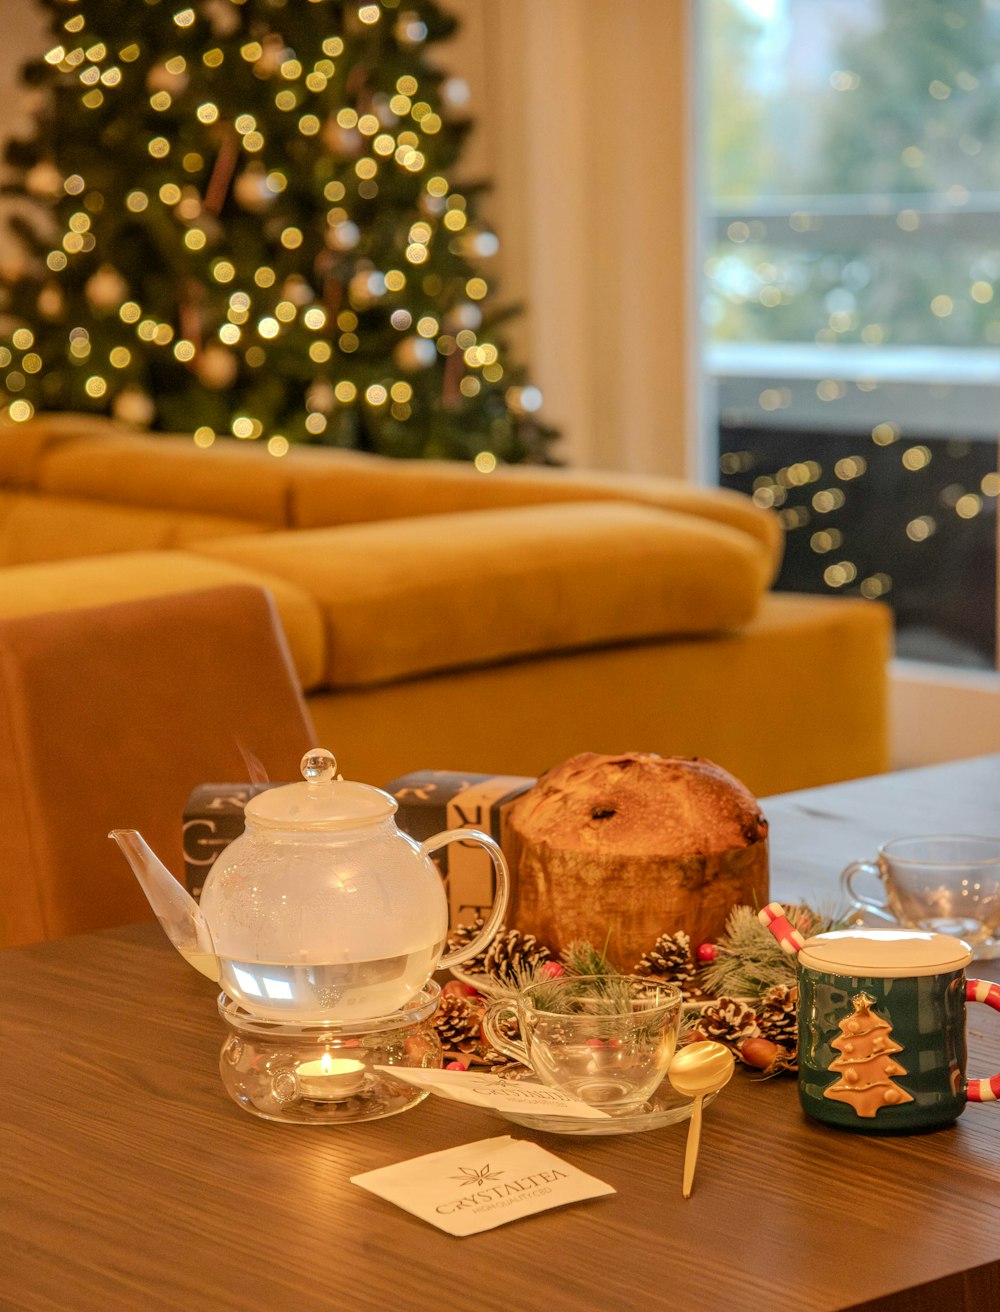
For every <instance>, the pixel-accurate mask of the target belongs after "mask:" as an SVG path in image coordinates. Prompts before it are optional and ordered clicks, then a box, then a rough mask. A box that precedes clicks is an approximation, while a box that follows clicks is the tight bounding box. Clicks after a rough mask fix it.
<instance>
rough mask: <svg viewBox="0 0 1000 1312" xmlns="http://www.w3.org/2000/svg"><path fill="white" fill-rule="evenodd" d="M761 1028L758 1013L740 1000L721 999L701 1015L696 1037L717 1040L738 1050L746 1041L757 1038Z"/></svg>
mask: <svg viewBox="0 0 1000 1312" xmlns="http://www.w3.org/2000/svg"><path fill="white" fill-rule="evenodd" d="M759 1035H760V1026H759V1025H758V1024H757V1013H756V1012H755V1011H754V1009H753V1007H748V1006H747V1004H746V1003H745V1002H741V1001H740V1000H739V998H719V1000H718V1001H717V1002H715V1003H713V1004H712V1006H710V1007H706V1008H705V1010H704V1011H703V1012H702V1013H701V1021H700V1022H699V1025H698V1030H697V1033H696V1035H695V1037H696V1038H699V1039H715V1040H716V1042H718V1043H724V1044H726V1046H727V1047H730V1048H738V1047H739V1045H740V1044H741V1043H743V1041H744V1040H745V1039H752V1038H757V1037H759Z"/></svg>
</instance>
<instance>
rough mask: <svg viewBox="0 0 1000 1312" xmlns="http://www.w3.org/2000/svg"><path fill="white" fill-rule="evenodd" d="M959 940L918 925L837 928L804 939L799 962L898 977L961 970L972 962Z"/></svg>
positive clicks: (823, 968) (843, 971)
mask: <svg viewBox="0 0 1000 1312" xmlns="http://www.w3.org/2000/svg"><path fill="white" fill-rule="evenodd" d="M972 955H973V954H972V949H971V948H970V947H969V945H968V943H966V942H965V941H964V940H963V939H960V938H952V937H951V935H949V934H932V933H929V932H925V931H923V930H919V929H838V930H831V931H829V932H827V933H825V934H816V935H814V936H813V937H812V938H808V939H806V941H805V944H804V945H803V947H802V950H801V951H800V952H799V964H800V965H801V966H806V967H810V968H811V969H813V970H819V971H823V972H824V973H826V974H830V975H866V976H868V978H870V979H903V978H905V977H908V976H911V975H941V974H944V973H946V972H948V971H953V970H962V969H963V968H964V967H965V966H967V965H968V964H969V962H970V961H971V960H972Z"/></svg>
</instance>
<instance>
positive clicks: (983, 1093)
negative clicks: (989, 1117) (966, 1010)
mask: <svg viewBox="0 0 1000 1312" xmlns="http://www.w3.org/2000/svg"><path fill="white" fill-rule="evenodd" d="M965 1000H966V1002H985V1003H986V1005H987V1007H992V1008H993V1010H994V1011H1000V984H991V983H990V981H989V980H988V979H967V980H966V981H965ZM965 1096H966V1098H967V1100H968V1101H969V1102H997V1101H1000V1075H994V1076H993V1078H992V1079H989V1080H970V1081H969V1082H968V1084H967V1085H966V1086H965Z"/></svg>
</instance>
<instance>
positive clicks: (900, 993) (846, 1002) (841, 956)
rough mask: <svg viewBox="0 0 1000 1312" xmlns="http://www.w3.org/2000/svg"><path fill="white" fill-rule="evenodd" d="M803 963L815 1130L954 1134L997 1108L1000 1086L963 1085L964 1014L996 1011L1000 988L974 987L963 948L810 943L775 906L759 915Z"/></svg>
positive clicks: (940, 940)
mask: <svg viewBox="0 0 1000 1312" xmlns="http://www.w3.org/2000/svg"><path fill="white" fill-rule="evenodd" d="M760 919H761V921H762V922H763V923H764V924H766V925H767V926H768V927H769V928H770V929H771V932H772V933H773V934H774V935H775V937H776V938H778V939H779V941H780V942H781V943H782V945H783V946H784V947H785V948H786V950H787V951H788V952H789V953H797V954H798V970H799V979H798V984H799V997H798V1014H799V1052H798V1066H799V1100H800V1102H801V1103H802V1107H803V1110H804V1111H805V1112H806V1113H807V1114H808V1115H809V1116H811V1117H813V1119H814V1120H817V1121H823V1122H824V1123H825V1124H827V1125H836V1126H839V1127H840V1128H841V1129H845V1130H858V1131H861V1132H862V1133H875V1134H880V1133H893V1132H895V1133H900V1132H905V1131H908V1130H931V1129H936V1128H937V1127H939V1126H943V1125H950V1124H951V1122H952V1121H954V1120H955V1119H956V1118H957V1117H958V1116H960V1115H961V1114H962V1112H963V1111H964V1110H965V1107H966V1105H967V1104H968V1103H969V1102H996V1101H997V1100H998V1099H1000V1075H995V1076H993V1077H992V1078H990V1079H981V1080H967V1079H966V1074H965V1067H966V1043H965V1006H966V1003H967V1002H983V1003H985V1004H986V1005H987V1006H989V1007H992V1008H993V1009H994V1010H996V1011H1000V985H997V984H991V983H990V982H989V981H987V980H976V979H966V977H965V968H966V966H968V964H969V963H970V962H971V961H972V956H973V954H972V949H971V948H970V947H969V945H968V944H967V943H965V942H964V941H963V940H962V939H958V938H952V937H951V936H950V935H947V934H935V933H929V932H924V931H921V930H909V929H852V930H839V931H834V932H831V933H827V934H817V935H815V936H814V937H813V938H809V939H806V941H805V942H804V943H803V942H802V940H801V939H800V938H799V937H798V935H797V934H796V932H795V931H794V929H792V927H791V926H790V925H789V923H788V921H787V919H786V918H785V916H784V911H783V909H782V907H781V906H780V905H778V904H777V903H771V904H770V906H768V907H765V909H764V910H763V911H762V912H761V913H760Z"/></svg>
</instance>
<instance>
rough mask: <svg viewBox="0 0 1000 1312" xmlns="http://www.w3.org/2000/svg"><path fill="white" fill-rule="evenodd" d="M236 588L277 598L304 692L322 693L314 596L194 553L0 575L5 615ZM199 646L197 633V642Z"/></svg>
mask: <svg viewBox="0 0 1000 1312" xmlns="http://www.w3.org/2000/svg"><path fill="white" fill-rule="evenodd" d="M246 540H247V539H245V538H244V539H241V541H246ZM233 583H241V584H248V583H249V584H253V585H255V586H257V587H261V588H266V589H267V591H268V592H270V594H271V596H272V597H273V599H274V603H275V606H276V607H277V611H278V615H279V616H280V618H281V625H282V628H283V629H284V631H285V636H286V638H287V639H288V646H289V649H290V650H291V654H292V661H293V663H294V665H295V670H296V673H297V674H298V677H299V680H300V682H301V684H302V687H303V688H305V689H309V688H312V687H316V686H317V685H318V684H319V683H320V682H321V681H322V675H323V669H324V666H325V664H326V643H325V638H324V625H323V615H322V612H321V611H320V609H319V607H318V606H317V604H316V602H315V601H313V599H312V598H311V597H310V596H309V595H308V593H306V592H303V591H302V589H301V588H300V587H298V586H296V585H295V584H294V583H292V582H288V581H287V580H286V579H283V578H281V577H277V576H274V575H271V574H270V573H265V572H262V571H257V570H254V569H248V568H246V567H245V566H242V565H240V564H233V563H230V562H228V561H222V560H209V559H208V558H207V557H206V556H202V555H192V554H190V553H188V552H186V551H135V552H127V553H124V554H121V555H114V556H92V557H86V558H82V559H80V560H64V561H58V562H52V563H49V562H46V563H43V564H34V565H12V566H10V567H9V568H7V569H0V615H4V616H13V615H37V614H40V613H42V612H44V611H59V610H79V609H81V608H82V607H85V606H100V605H104V604H105V603H111V602H116V601H135V600H140V599H142V598H143V597H160V596H171V595H173V594H175V593H179V592H196V591H201V590H203V589H205V588H218V587H224V586H226V585H228V584H233ZM197 639H198V635H197V634H196V633H192V635H191V640H192V642H197Z"/></svg>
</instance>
